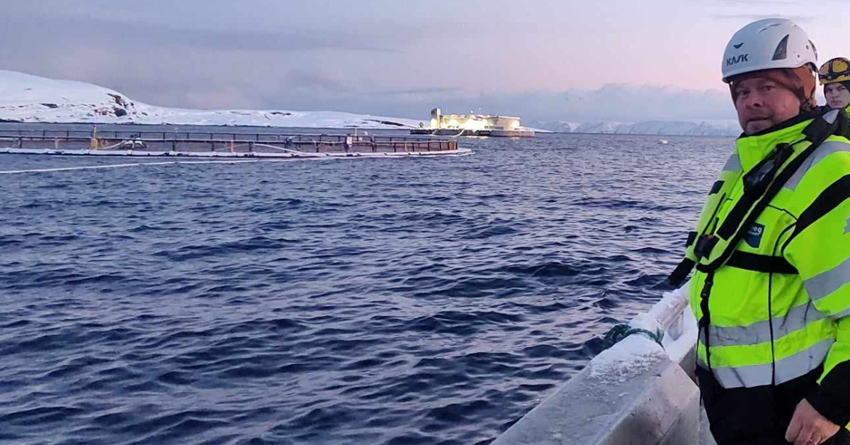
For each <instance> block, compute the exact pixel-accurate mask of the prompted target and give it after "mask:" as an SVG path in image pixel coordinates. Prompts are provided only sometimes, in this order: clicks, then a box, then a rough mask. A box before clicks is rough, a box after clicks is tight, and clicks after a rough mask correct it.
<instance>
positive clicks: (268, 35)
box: [0, 0, 850, 122]
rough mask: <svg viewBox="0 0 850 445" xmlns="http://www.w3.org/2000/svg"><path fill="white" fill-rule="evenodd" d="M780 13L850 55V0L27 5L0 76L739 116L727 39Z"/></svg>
mask: <svg viewBox="0 0 850 445" xmlns="http://www.w3.org/2000/svg"><path fill="white" fill-rule="evenodd" d="M765 17H785V18H790V19H792V20H795V21H797V23H798V24H799V25H800V26H801V27H803V28H804V29H805V30H806V31H807V32H808V33H809V36H810V37H811V39H812V40H813V41H814V42H815V44H816V45H817V47H818V50H819V52H820V56H821V61H822V62H823V61H826V60H828V59H829V58H831V57H835V56H840V55H843V56H850V49H847V48H846V43H845V42H846V39H847V30H846V27H843V26H842V25H843V24H845V23H850V22H848V20H850V8H848V5H847V3H846V0H805V1H797V0H640V1H635V0H606V1H593V0H583V1H576V0H525V1H523V2H519V1H512V2H509V1H502V0H429V1H420V0H347V1H346V0H309V1H296V0H239V1H232V0H145V1H137V2H118V1H115V0H29V1H18V0H15V1H7V2H4V4H3V10H2V14H0V41H2V42H3V43H2V45H0V69H3V70H12V71H20V72H25V73H29V74H35V75H38V76H44V77H50V78H57V79H72V80H78V81H83V82H89V83H94V84H97V85H100V86H103V87H107V88H111V89H114V90H118V91H120V92H122V93H124V94H126V95H127V96H129V97H131V98H132V99H134V100H138V101H142V102H145V103H149V104H152V105H160V106H169V107H181V108H202V109H211V108H224V109H233V108H244V109H282V110H299V111H323V110H325V111H348V112H353V113H369V114H376V115H382V116H392V117H407V118H419V119H425V118H427V117H428V115H429V112H430V110H431V108H433V107H437V106H439V107H441V108H442V109H443V110H444V112H454V113H461V112H468V111H475V112H481V113H493V114H496V113H498V114H508V115H519V116H521V117H522V118H523V120H524V121H533V120H544V121H559V120H560V121H569V122H593V121H603V120H604V121H620V122H637V121H647V120H715V119H734V117H735V114H734V110H733V108H732V104H731V100H730V98H729V93H728V89H726V86H725V85H724V84H723V83H722V82H721V81H720V65H721V63H720V62H721V59H722V53H723V49H724V47H725V46H726V43H727V42H728V40H729V38H730V37H731V36H732V34H733V33H734V32H735V31H736V30H738V29H739V28H741V27H742V26H744V25H746V24H747V23H749V22H751V21H753V20H757V19H759V18H765ZM842 51H844V52H843V53H842Z"/></svg>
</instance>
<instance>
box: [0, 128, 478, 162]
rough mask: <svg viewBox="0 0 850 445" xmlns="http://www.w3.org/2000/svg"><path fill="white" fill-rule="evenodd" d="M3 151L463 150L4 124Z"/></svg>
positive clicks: (316, 137) (306, 137)
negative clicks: (22, 127) (8, 127)
mask: <svg viewBox="0 0 850 445" xmlns="http://www.w3.org/2000/svg"><path fill="white" fill-rule="evenodd" d="M0 147H2V148H0V153H3V154H46V155H85V156H181V157H199V158H212V157H214V158H323V157H361V156H362V157H404V156H462V155H469V154H472V150H469V149H463V148H459V147H458V144H457V141H456V140H453V139H434V138H421V137H420V138H417V137H407V136H360V135H346V134H339V135H333V134H332V135H328V134H266V133H253V134H245V133H196V132H161V131H160V132H150V131H140V132H128V131H97V129H94V130H93V131H73V130H62V131H51V130H37V131H33V130H0Z"/></svg>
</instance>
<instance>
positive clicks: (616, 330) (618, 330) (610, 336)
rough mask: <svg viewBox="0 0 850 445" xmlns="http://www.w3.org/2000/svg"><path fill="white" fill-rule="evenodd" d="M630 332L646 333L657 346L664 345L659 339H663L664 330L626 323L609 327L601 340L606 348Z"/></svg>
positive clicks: (630, 333)
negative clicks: (654, 329)
mask: <svg viewBox="0 0 850 445" xmlns="http://www.w3.org/2000/svg"><path fill="white" fill-rule="evenodd" d="M632 334H646V336H648V337H649V338H651V339H652V340H654V341H655V342H656V343H658V345H659V346H661V347H662V348H663V347H664V345H663V344H662V343H661V341H662V340H664V331H662V330H661V328H658V330H657V331H655V332H652V331H648V330H646V329H641V328H633V327H631V326H629V325H627V324H618V325H617V326H614V327H613V328H611V330H610V331H608V333H607V334H605V339H604V340H602V344H603V347H604V348H605V349H608V348H610V347H611V346H614V345H615V344H617V343H619V342H620V341H622V340H623V339H624V338H626V337H628V336H630V335H632Z"/></svg>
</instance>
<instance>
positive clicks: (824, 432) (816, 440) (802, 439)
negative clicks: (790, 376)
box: [785, 399, 841, 445]
mask: <svg viewBox="0 0 850 445" xmlns="http://www.w3.org/2000/svg"><path fill="white" fill-rule="evenodd" d="M839 429H841V427H839V426H838V425H836V424H834V423H832V422H830V421H829V420H828V419H827V418H826V417H824V416H822V415H820V413H819V412H817V410H815V409H814V408H813V407H812V405H810V404H809V402H808V401H807V400H806V399H803V400H801V401H800V403H798V404H797V409H796V410H794V417H792V418H791V424H790V425H788V429H787V430H786V431H785V440H787V441H788V442H791V443H793V444H794V445H819V444H821V443H823V442H824V441H826V440H828V439H829V438H830V437H832V436H834V435H835V434H836V433H837V432H838V430H839Z"/></svg>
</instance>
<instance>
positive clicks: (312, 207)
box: [0, 135, 732, 445]
mask: <svg viewBox="0 0 850 445" xmlns="http://www.w3.org/2000/svg"><path fill="white" fill-rule="evenodd" d="M731 143H732V141H731V140H729V139H711V138H671V142H670V144H669V145H660V144H659V143H658V138H657V137H634V136H580V135H572V136H571V135H543V136H540V137H538V138H536V139H533V140H499V139H480V140H465V141H464V143H463V145H464V146H467V147H472V148H474V149H475V150H476V151H477V153H476V154H475V155H474V156H471V157H464V158H442V159H440V158H432V159H398V160H392V159H383V160H341V161H321V162H315V161H295V162H267V163H252V164H200V165H164V166H147V167H128V168H118V169H107V170H78V171H63V172H53V173H25V174H0V357H2V360H0V442H4V443H15V444H77V443H87V444H88V443H91V444H159V443H163V444H266V443H269V444H270V443H275V444H393V445H395V444H474V443H488V442H490V441H491V440H492V439H493V438H495V437H496V436H498V435H499V434H500V433H501V432H502V431H504V430H505V429H506V428H507V427H508V426H509V425H511V424H512V423H513V422H515V421H516V420H517V419H518V418H520V417H521V416H522V415H523V414H525V413H526V412H528V411H529V410H530V409H531V408H533V407H534V406H535V404H536V403H538V402H539V401H540V400H541V399H543V398H545V397H546V396H547V395H549V394H551V392H552V391H553V390H554V389H555V388H556V387H557V386H558V385H560V384H561V383H563V382H564V381H566V380H568V379H569V378H570V376H572V375H574V374H575V373H576V372H577V371H578V370H580V369H581V368H582V367H583V366H584V364H585V363H586V362H587V360H588V359H589V358H590V357H592V355H593V354H595V353H596V352H598V351H599V347H600V346H599V344H600V340H599V337H600V336H602V335H603V334H604V333H605V332H606V331H607V329H608V328H610V327H611V326H612V325H613V324H614V323H616V322H618V321H623V320H627V319H629V318H630V317H631V316H633V315H634V314H635V313H637V312H638V311H641V310H645V309H647V308H648V307H649V306H651V304H652V303H653V302H654V301H656V300H657V299H658V297H659V295H660V293H661V291H662V290H663V289H664V285H663V284H662V280H663V279H664V277H665V274H666V273H668V272H669V271H670V270H671V268H672V267H673V265H674V264H675V263H676V261H677V260H678V255H679V253H680V251H681V244H682V243H683V242H684V239H685V233H686V231H687V230H688V229H689V228H690V226H691V225H692V224H693V222H694V220H695V219H696V216H697V215H696V214H697V212H698V211H699V207H700V205H701V203H702V199H703V197H704V195H705V192H706V191H707V190H708V189H709V188H710V185H711V182H712V181H713V179H714V177H715V174H716V172H717V171H718V170H719V169H720V168H721V167H722V165H723V163H724V161H725V159H726V157H727V156H728V152H729V151H730V150H731ZM125 162H128V160H126V159H90V158H77V157H74V158H69V157H63V158H58V157H38V156H19V155H0V171H8V170H20V169H40V168H46V167H59V166H62V167H67V166H88V165H97V164H103V163H125ZM129 162H139V161H138V160H137V159H134V160H131V161H129Z"/></svg>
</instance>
